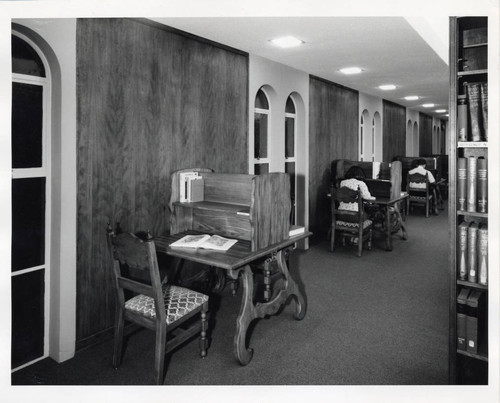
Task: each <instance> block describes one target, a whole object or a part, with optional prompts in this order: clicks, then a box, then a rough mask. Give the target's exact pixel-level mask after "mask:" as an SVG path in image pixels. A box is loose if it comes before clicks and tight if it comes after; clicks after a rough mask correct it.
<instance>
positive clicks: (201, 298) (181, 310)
mask: <svg viewBox="0 0 500 403" xmlns="http://www.w3.org/2000/svg"><path fill="white" fill-rule="evenodd" d="M162 289H163V299H164V301H165V311H166V313H167V325H169V324H171V323H173V322H175V321H176V320H178V319H180V318H182V317H183V316H185V315H186V314H188V313H189V312H191V311H193V310H194V309H196V308H197V307H199V306H200V305H203V304H204V303H205V302H207V301H208V296H207V295H205V294H202V293H199V292H196V291H193V290H190V289H188V288H184V287H178V286H175V285H168V284H164V285H163V287H162ZM125 309H127V310H129V311H132V312H135V313H139V314H141V315H143V316H145V317H147V318H150V319H153V318H155V317H156V309H155V303H154V299H153V298H151V297H148V296H146V295H143V294H139V295H137V296H135V297H134V298H131V299H129V300H128V301H127V302H126V303H125Z"/></svg>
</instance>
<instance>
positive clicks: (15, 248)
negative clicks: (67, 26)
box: [11, 33, 51, 369]
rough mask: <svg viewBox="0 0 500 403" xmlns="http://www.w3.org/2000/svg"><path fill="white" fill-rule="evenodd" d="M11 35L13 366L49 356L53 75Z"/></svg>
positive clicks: (27, 45)
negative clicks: (51, 94) (49, 74)
mask: <svg viewBox="0 0 500 403" xmlns="http://www.w3.org/2000/svg"><path fill="white" fill-rule="evenodd" d="M11 40H12V59H11V61H12V71H13V73H12V114H11V123H12V124H11V139H12V148H11V155H12V245H11V246H12V247H11V258H12V264H11V277H12V279H11V291H12V316H11V317H12V333H11V334H12V343H11V365H12V368H13V369H16V368H19V367H22V366H25V365H28V364H29V363H32V362H35V361H38V360H40V359H42V358H44V357H46V356H47V353H48V342H47V339H48V337H47V334H48V306H49V298H50V295H49V287H48V284H49V279H50V275H49V274H50V267H49V262H50V255H49V254H50V205H51V203H50V201H51V199H50V186H51V181H50V139H49V133H50V81H49V78H48V77H47V76H48V74H47V73H48V67H46V66H48V65H47V64H46V63H44V61H43V55H42V53H41V51H39V50H38V49H37V48H36V45H35V44H34V43H32V42H31V41H29V39H28V38H24V37H22V36H21V35H20V34H17V33H15V34H14V35H12V36H11Z"/></svg>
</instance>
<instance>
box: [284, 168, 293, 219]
mask: <svg viewBox="0 0 500 403" xmlns="http://www.w3.org/2000/svg"><path fill="white" fill-rule="evenodd" d="M285 172H286V173H287V174H288V175H290V200H291V202H292V210H291V211H290V224H295V162H285Z"/></svg>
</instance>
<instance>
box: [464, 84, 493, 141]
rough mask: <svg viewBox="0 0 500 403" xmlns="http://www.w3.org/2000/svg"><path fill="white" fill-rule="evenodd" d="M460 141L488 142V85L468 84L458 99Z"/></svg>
mask: <svg viewBox="0 0 500 403" xmlns="http://www.w3.org/2000/svg"><path fill="white" fill-rule="evenodd" d="M457 125H458V127H457V133H458V141H488V83H486V82H477V83H467V84H466V93H465V95H463V96H460V97H459V98H458V106H457Z"/></svg>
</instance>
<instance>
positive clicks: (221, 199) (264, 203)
mask: <svg viewBox="0 0 500 403" xmlns="http://www.w3.org/2000/svg"><path fill="white" fill-rule="evenodd" d="M193 171H196V172H198V175H199V176H201V177H202V178H203V180H204V200H203V201H199V202H193V203H181V202H179V195H180V191H179V186H180V184H179V173H178V172H174V173H173V174H172V177H171V179H172V185H171V186H172V191H171V200H170V208H171V212H172V216H171V220H170V233H171V234H176V233H179V232H183V231H188V230H194V231H200V232H203V233H209V234H219V235H222V236H226V237H229V238H236V239H240V240H246V241H250V244H251V250H252V251H256V250H258V249H261V248H265V247H267V246H269V245H272V244H274V243H277V242H281V241H283V240H286V239H288V238H289V230H290V209H291V202H290V177H289V175H288V174H286V173H279V172H274V173H268V174H262V175H248V174H227V173H214V172H202V171H201V170H193ZM205 171H207V170H205Z"/></svg>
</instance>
